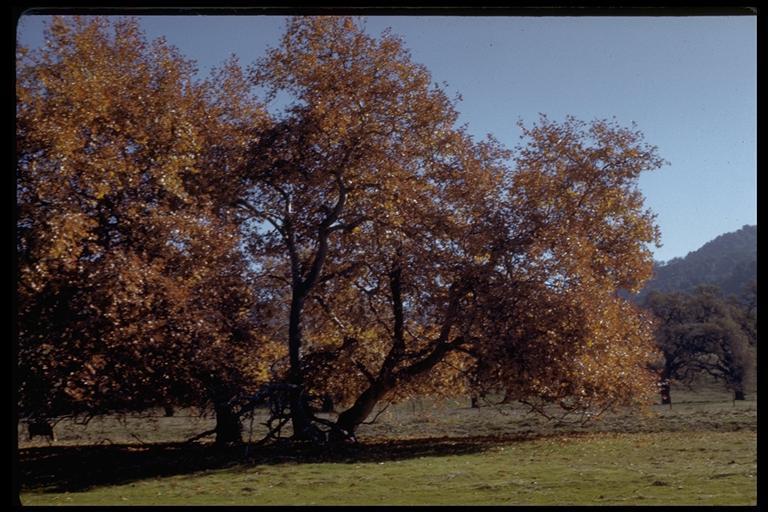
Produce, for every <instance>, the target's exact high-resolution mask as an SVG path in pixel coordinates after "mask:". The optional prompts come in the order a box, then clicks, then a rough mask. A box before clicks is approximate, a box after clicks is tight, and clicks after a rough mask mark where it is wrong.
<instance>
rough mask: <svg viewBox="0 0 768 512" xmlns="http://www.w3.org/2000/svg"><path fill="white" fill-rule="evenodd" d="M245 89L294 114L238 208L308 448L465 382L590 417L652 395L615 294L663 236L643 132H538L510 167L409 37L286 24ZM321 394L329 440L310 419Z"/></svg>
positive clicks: (335, 22)
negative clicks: (463, 123) (387, 407)
mask: <svg viewBox="0 0 768 512" xmlns="http://www.w3.org/2000/svg"><path fill="white" fill-rule="evenodd" d="M252 79H253V82H254V85H257V86H260V87H262V88H264V89H265V90H267V91H269V93H270V94H271V97H277V98H280V99H281V101H283V102H284V104H285V105H286V106H285V108H284V109H283V110H282V111H281V112H279V113H275V114H273V117H272V121H271V123H269V126H268V127H267V128H266V129H265V131H264V132H263V133H262V134H261V135H260V136H259V141H258V142H257V143H256V144H255V145H254V146H253V147H252V157H251V159H250V160H249V161H248V162H247V164H246V165H244V166H243V168H242V174H241V176H242V177H241V179H240V181H239V190H235V194H234V196H233V198H234V201H235V202H236V203H237V204H239V205H240V207H241V213H242V216H243V217H242V219H243V221H244V222H245V223H246V225H248V226H251V227H252V232H253V233H254V234H257V235H258V237H257V240H258V243H254V244H251V248H252V250H253V255H254V257H255V258H256V259H257V260H260V261H262V262H263V263H262V269H264V272H263V273H262V276H263V277H264V279H265V281H264V284H263V286H265V287H273V288H274V289H276V290H279V289H282V290H283V292H282V295H281V294H280V293H277V292H276V293H274V295H273V296H275V297H283V300H284V301H285V308H284V314H285V315H286V322H285V328H286V331H287V332H286V344H287V347H288V352H289V361H288V365H287V367H286V370H285V374H284V378H285V379H286V380H287V382H288V384H289V385H290V387H291V389H292V390H293V391H292V395H291V410H290V414H291V420H292V423H293V428H294V435H295V436H296V437H299V438H302V437H303V438H307V437H314V436H316V435H317V434H318V429H319V427H322V426H330V429H331V432H332V433H335V434H339V435H342V436H343V435H348V434H350V433H352V432H353V431H354V430H355V429H356V428H357V427H358V425H360V423H361V422H362V421H363V420H365V418H366V417H367V416H368V415H369V414H370V413H371V411H372V410H373V409H374V407H375V405H376V404H377V403H379V402H380V401H382V400H396V399H398V398H402V397H404V396H408V394H409V393H415V392H428V391H431V392H439V391H443V392H444V391H446V390H451V391H453V392H456V391H459V390H460V389H462V386H467V385H470V384H471V385H476V386H481V385H482V386H485V387H487V386H492V387H495V388H503V389H506V390H507V392H508V394H509V395H510V396H513V397H515V398H518V399H520V400H526V401H534V400H544V401H547V402H555V403H559V404H560V405H562V406H564V407H581V408H587V407H604V406H610V405H613V404H617V403H626V402H629V401H632V400H633V399H636V398H639V397H641V396H643V395H644V394H645V392H646V391H647V390H648V389H650V388H651V382H652V379H651V377H650V375H649V373H648V372H646V371H645V370H644V366H645V361H646V360H647V359H648V358H650V357H652V352H653V343H652V336H651V331H650V322H649V319H648V318H646V317H645V316H644V315H643V314H642V313H641V312H640V311H639V310H637V308H635V307H633V306H632V305H630V304H629V303H627V302H625V301H623V300H622V299H620V298H619V297H617V295H616V290H617V289H619V288H626V289H634V290H637V289H638V288H639V287H640V286H641V285H642V283H643V282H644V280H645V279H647V278H648V277H649V275H650V272H651V258H650V252H649V250H648V249H647V248H646V246H645V244H647V243H652V242H655V241H657V237H658V233H657V230H656V228H655V227H654V224H653V216H652V215H651V214H650V213H649V212H648V211H646V210H644V209H643V200H642V196H641V194H640V193H639V191H638V190H637V187H636V183H637V177H638V176H639V174H640V173H641V172H642V171H645V170H649V169H653V168H656V167H658V166H659V165H660V164H661V163H662V161H661V160H660V159H659V158H658V157H657V156H656V153H655V148H653V147H650V146H648V145H647V144H645V143H644V142H643V140H642V136H641V134H640V133H638V132H637V131H635V130H630V129H625V128H621V127H619V126H617V125H616V124H615V123H613V122H610V121H595V122H593V123H590V124H587V123H581V122H578V121H576V120H575V119H570V118H569V119H567V120H566V121H565V122H563V123H557V122H553V121H550V120H549V119H547V118H546V117H542V119H541V120H540V121H539V123H538V124H536V125H535V126H533V127H531V128H528V129H526V128H523V132H524V137H525V138H526V145H525V146H523V147H520V148H518V150H517V151H516V152H515V153H514V156H515V158H514V160H512V161H510V158H511V157H512V156H513V153H512V152H510V151H509V150H506V149H504V148H502V147H501V146H500V145H499V144H498V143H497V142H496V141H495V140H493V139H492V138H490V137H489V138H488V139H487V140H484V141H475V140H474V139H473V138H472V137H471V136H470V135H469V134H468V133H467V131H466V130H465V129H464V128H463V127H459V126H457V125H456V121H457V118H458V114H457V111H456V109H455V104H456V101H455V100H454V101H452V100H451V99H449V98H448V97H447V96H446V95H445V93H444V92H443V90H442V89H441V88H439V87H438V86H435V85H432V82H431V78H430V75H429V73H428V72H427V70H426V69H425V68H424V67H423V66H419V65H417V64H414V63H413V62H411V60H410V57H409V55H408V52H407V50H406V49H405V48H404V45H403V43H402V41H401V40H399V39H398V38H396V37H394V36H393V35H391V34H390V33H384V34H383V35H382V36H381V37H380V38H378V39H376V38H373V37H370V36H368V35H366V34H365V33H364V32H363V30H362V28H361V27H360V26H359V25H358V24H357V23H356V22H355V21H354V20H353V19H349V18H332V17H317V18H293V19H291V20H290V21H289V22H288V25H287V30H286V33H285V35H284V37H283V39H282V42H281V45H280V46H279V47H277V48H274V49H272V50H271V51H270V52H269V54H268V55H267V56H266V57H265V58H263V59H261V60H260V61H258V62H257V63H256V65H255V66H254V68H253V69H252ZM286 98H287V99H286ZM481 363H482V364H481ZM478 368H483V371H477V369H478ZM329 391H330V392H332V393H333V394H335V395H337V396H338V397H340V398H341V400H342V402H343V404H344V406H345V409H344V410H343V411H342V412H341V413H340V414H339V416H338V419H337V421H336V422H335V424H333V425H330V424H329V422H328V421H326V420H322V419H320V418H318V417H317V416H316V415H315V414H314V413H313V411H312V409H311V407H309V406H308V405H307V403H308V402H309V401H310V398H311V395H312V394H313V393H315V394H316V393H317V392H329Z"/></svg>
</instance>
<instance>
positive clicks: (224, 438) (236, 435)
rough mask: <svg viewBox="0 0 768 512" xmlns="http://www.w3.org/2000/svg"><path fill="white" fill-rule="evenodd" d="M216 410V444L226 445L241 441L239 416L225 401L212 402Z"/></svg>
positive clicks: (241, 428) (241, 427)
mask: <svg viewBox="0 0 768 512" xmlns="http://www.w3.org/2000/svg"><path fill="white" fill-rule="evenodd" d="M214 409H215V411H216V445H218V446H228V445H232V444H240V443H242V442H243V437H242V430H243V426H242V424H241V423H240V417H239V416H238V415H237V414H235V411H234V410H233V408H232V406H231V405H229V404H228V403H226V402H218V403H216V404H214Z"/></svg>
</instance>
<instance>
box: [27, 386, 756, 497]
mask: <svg viewBox="0 0 768 512" xmlns="http://www.w3.org/2000/svg"><path fill="white" fill-rule="evenodd" d="M673 400H674V401H675V403H674V404H673V405H672V407H668V406H661V405H653V406H650V407H648V408H647V409H646V410H643V411H629V410H625V411H618V412H615V413H606V414H604V415H603V416H601V417H600V418H598V419H596V420H594V421H591V422H589V423H587V424H584V425H582V424H580V423H578V422H574V421H573V420H572V419H571V418H564V419H563V420H559V421H558V420H553V421H550V420H546V419H545V418H543V417H542V416H540V415H538V414H535V413H531V412H530V411H529V410H528V409H527V408H525V407H524V406H521V405H512V404H508V405H501V406H495V407H494V406H486V407H481V408H480V409H472V408H470V407H469V401H468V400H466V399H462V400H439V401H433V400H429V399H426V398H424V399H419V400H414V401H411V402H406V403H403V404H399V405H394V406H391V407H390V408H388V409H387V410H385V411H384V412H382V413H381V415H380V416H379V417H378V419H377V421H376V422H375V423H373V424H371V425H364V426H362V427H361V429H360V431H359V436H358V439H359V443H358V444H357V445H351V446H345V447H343V448H338V449H334V450H329V449H319V448H300V449H294V450H290V451H288V450H285V448H283V447H281V446H253V445H248V444H246V446H242V447H235V448H232V449H228V450H220V449H214V448H213V447H212V446H211V445H210V444H208V443H197V444H191V445H190V444H187V445H185V444H183V443H182V441H183V440H185V439H187V438H189V437H191V436H193V435H195V434H197V433H199V432H202V431H204V430H206V429H208V428H210V427H211V426H212V424H213V418H211V417H210V416H204V415H200V414H199V413H198V412H196V411H189V410H182V411H177V414H176V415H175V416H173V417H163V416H162V411H148V412H147V414H144V415H135V416H126V417H117V416H105V417H97V418H94V419H93V420H91V421H90V422H89V424H88V425H87V426H85V425H79V424H77V423H74V422H71V421H62V422H60V423H59V424H58V425H57V426H56V431H57V436H58V437H57V440H56V441H55V442H53V443H50V444H49V443H48V442H47V441H45V440H41V439H37V438H36V439H35V440H33V441H31V442H29V441H27V440H26V434H25V433H24V432H23V431H22V430H21V427H20V430H19V463H18V465H17V468H16V470H17V471H18V477H19V480H20V482H21V494H20V499H21V502H22V503H23V504H25V505H52V504H66V505H75V504H77V505H86V504H90V505H109V504H126V505H133V504H136V505H138V504H145V505H146V504H153V505H162V504H190V505H191V504H221V505H226V504H236V505H237V504H240V505H260V504H264V505H267V504H285V505H289V504H299V505H310V504H317V505H334V504H350V505H351V504H371V505H373V504H391V505H417V504H503V505H514V504H550V505H566V504H574V505H575V504H606V505H607V504H623V505H634V504H637V505H646V504H647V505H652V504H670V505H671V504H677V505H754V504H755V503H756V500H757V498H756V494H757V484H756V466H757V459H756V452H757V450H756V443H757V432H756V424H757V419H756V414H757V400H756V395H754V394H751V395H748V396H747V400H745V401H738V402H734V401H732V400H731V399H730V396H729V395H728V394H727V393H726V392H724V391H722V390H719V389H718V388H716V387H712V386H709V387H705V388H702V389H698V390H687V389H685V388H683V389H676V390H675V391H674V394H673ZM260 421H263V418H262V417H259V416H258V415H257V416H256V417H255V418H254V421H253V424H252V425H251V423H250V422H249V421H248V420H246V422H245V432H244V437H245V439H246V440H248V439H249V438H250V439H251V440H252V441H256V440H258V439H259V438H260V434H263V428H264V427H263V426H261V425H260V424H259V423H260Z"/></svg>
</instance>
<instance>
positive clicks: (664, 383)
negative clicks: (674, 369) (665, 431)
mask: <svg viewBox="0 0 768 512" xmlns="http://www.w3.org/2000/svg"><path fill="white" fill-rule="evenodd" d="M659 389H660V391H661V405H669V406H671V405H672V396H671V395H670V386H669V379H662V380H661V382H660V383H659Z"/></svg>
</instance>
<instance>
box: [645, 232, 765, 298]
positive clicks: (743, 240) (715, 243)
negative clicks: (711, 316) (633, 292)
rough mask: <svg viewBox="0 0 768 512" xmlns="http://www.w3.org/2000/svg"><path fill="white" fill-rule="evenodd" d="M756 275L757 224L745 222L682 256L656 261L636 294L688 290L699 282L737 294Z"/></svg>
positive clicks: (727, 293)
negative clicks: (737, 228)
mask: <svg viewBox="0 0 768 512" xmlns="http://www.w3.org/2000/svg"><path fill="white" fill-rule="evenodd" d="M755 279H757V226H744V227H742V228H741V229H740V230H738V231H733V232H731V233H725V234H723V235H720V236H718V237H717V238H715V239H714V240H711V241H709V242H707V243H705V244H704V245H702V246H701V247H700V248H699V249H697V250H695V251H693V252H689V253H688V254H687V255H686V256H685V257H684V258H673V259H671V260H669V261H668V262H666V263H659V264H657V265H656V267H655V269H654V277H653V278H652V279H651V280H650V281H648V283H647V284H646V285H645V288H643V289H642V291H641V292H640V293H639V294H638V296H637V297H636V300H638V301H639V302H640V301H642V300H643V298H644V297H645V295H647V294H648V293H649V292H650V291H651V290H657V291H661V292H671V291H679V292H690V291H693V289H694V288H696V287H697V286H699V285H702V284H714V285H716V286H718V287H719V288H720V289H721V290H722V292H723V293H724V294H725V295H730V294H734V295H739V294H741V292H742V291H743V289H744V286H745V285H746V284H747V283H749V282H750V281H752V280H755Z"/></svg>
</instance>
